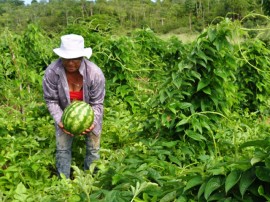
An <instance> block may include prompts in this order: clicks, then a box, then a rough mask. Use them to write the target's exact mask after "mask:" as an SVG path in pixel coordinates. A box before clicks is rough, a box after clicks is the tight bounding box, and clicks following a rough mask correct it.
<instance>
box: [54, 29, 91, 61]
mask: <svg viewBox="0 0 270 202" xmlns="http://www.w3.org/2000/svg"><path fill="white" fill-rule="evenodd" d="M53 51H54V52H55V53H56V54H57V55H58V56H60V57H61V58H65V59H72V58H79V57H83V56H85V57H87V58H90V57H91V55H92V49H91V48H84V38H83V37H82V36H80V35H76V34H68V35H64V36H62V37H61V45H60V48H55V49H53Z"/></svg>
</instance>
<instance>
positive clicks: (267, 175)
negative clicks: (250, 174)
mask: <svg viewBox="0 0 270 202" xmlns="http://www.w3.org/2000/svg"><path fill="white" fill-rule="evenodd" d="M255 173H256V176H257V177H258V178H259V179H260V180H261V181H264V182H270V168H266V167H263V166H258V167H256V172H255Z"/></svg>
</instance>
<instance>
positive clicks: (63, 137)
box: [56, 126, 100, 178]
mask: <svg viewBox="0 0 270 202" xmlns="http://www.w3.org/2000/svg"><path fill="white" fill-rule="evenodd" d="M72 142H73V137H71V136H70V135H67V134H65V133H64V132H63V131H62V130H61V129H60V128H59V127H58V126H57V127H56V168H57V172H58V175H59V176H60V173H63V174H64V175H65V176H66V178H70V167H71V159H72ZM85 144H86V154H85V159H84V170H88V169H89V166H90V164H91V163H92V162H93V161H94V160H97V159H99V158H100V156H99V149H100V136H96V135H95V134H94V133H92V132H91V133H89V134H87V135H85Z"/></svg>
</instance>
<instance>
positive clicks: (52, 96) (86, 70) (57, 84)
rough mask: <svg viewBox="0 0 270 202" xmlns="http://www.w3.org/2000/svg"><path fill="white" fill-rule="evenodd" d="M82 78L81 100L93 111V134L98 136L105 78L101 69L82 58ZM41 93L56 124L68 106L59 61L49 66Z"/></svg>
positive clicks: (61, 67) (66, 83)
mask: <svg viewBox="0 0 270 202" xmlns="http://www.w3.org/2000/svg"><path fill="white" fill-rule="evenodd" d="M79 72H80V74H81V75H82V76H83V100H84V101H85V102H87V103H89V104H90V105H91V106H92V108H93V110H94V115H95V117H94V124H95V128H94V130H93V133H94V134H95V135H100V133H101V130H102V119H103V101H104V96H105V77H104V75H103V72H102V71H101V69H100V68H99V67H98V66H97V65H95V64H94V63H92V62H90V61H89V60H87V59H85V58H83V60H82V62H81V66H80V68H79ZM43 93H44V99H45V101H46V104H47V107H48V110H49V112H50V114H51V116H52V117H53V119H54V121H55V123H56V124H58V123H59V122H61V117H62V114H63V111H64V109H65V108H66V107H67V106H68V105H69V104H70V96H69V87H68V82H67V78H66V74H65V69H64V67H63V65H62V62H61V59H58V60H56V61H55V62H53V63H52V64H50V65H49V66H48V67H47V69H46V71H45V75H44V78H43Z"/></svg>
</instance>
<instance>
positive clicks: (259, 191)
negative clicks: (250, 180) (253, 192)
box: [258, 185, 270, 201]
mask: <svg viewBox="0 0 270 202" xmlns="http://www.w3.org/2000/svg"><path fill="white" fill-rule="evenodd" d="M258 193H259V194H260V196H263V197H264V198H265V199H267V201H270V196H267V195H266V193H265V191H264V188H263V186H262V185H260V186H259V188H258Z"/></svg>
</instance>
